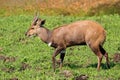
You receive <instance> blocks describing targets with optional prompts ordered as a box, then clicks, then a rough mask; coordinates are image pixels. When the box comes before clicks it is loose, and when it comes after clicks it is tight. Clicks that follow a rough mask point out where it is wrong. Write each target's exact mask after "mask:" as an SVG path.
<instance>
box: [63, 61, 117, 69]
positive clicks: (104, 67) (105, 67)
mask: <svg viewBox="0 0 120 80" xmlns="http://www.w3.org/2000/svg"><path fill="white" fill-rule="evenodd" d="M115 65H116V64H115V63H114V62H110V69H111V68H112V67H114V66H115ZM64 66H68V67H69V68H71V69H78V68H82V67H83V65H78V64H73V63H65V64H64ZM89 67H92V68H97V63H95V64H88V66H86V68H89ZM101 68H102V69H104V70H107V69H109V68H108V67H107V64H105V63H101Z"/></svg>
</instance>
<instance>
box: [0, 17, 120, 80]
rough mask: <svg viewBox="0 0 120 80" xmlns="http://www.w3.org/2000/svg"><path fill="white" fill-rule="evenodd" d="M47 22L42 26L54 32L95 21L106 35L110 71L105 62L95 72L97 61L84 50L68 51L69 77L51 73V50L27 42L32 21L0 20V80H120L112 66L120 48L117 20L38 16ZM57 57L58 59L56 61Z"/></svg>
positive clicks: (31, 40) (119, 72)
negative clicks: (81, 77) (80, 78)
mask: <svg viewBox="0 0 120 80" xmlns="http://www.w3.org/2000/svg"><path fill="white" fill-rule="evenodd" d="M41 18H43V19H46V24H45V26H46V27H47V28H49V29H53V28H55V27H57V26H59V25H63V24H68V23H71V22H73V21H77V20H86V19H89V20H94V21H97V22H99V23H100V24H102V25H103V27H104V28H105V29H106V31H107V40H106V42H105V44H104V48H105V49H106V50H107V52H108V53H109V58H110V63H111V64H110V66H111V69H106V65H105V60H104V59H103V61H102V66H101V70H100V71H99V72H98V71H96V66H97V57H96V56H95V55H94V54H93V53H92V52H91V50H90V49H89V48H88V47H86V46H75V47H72V48H68V49H67V53H66V57H65V60H64V67H63V70H68V71H70V72H71V75H70V76H69V77H65V76H64V74H62V73H60V71H59V68H57V70H56V72H55V73H54V72H53V71H52V67H51V64H52V62H51V56H52V53H53V48H50V47H48V46H47V45H46V44H44V43H43V42H41V40H40V39H39V38H38V37H32V38H26V37H25V35H24V34H25V32H26V31H27V29H28V27H29V26H30V23H31V21H32V19H33V16H31V15H18V16H9V17H0V80H9V79H19V80H63V79H64V80H74V78H75V77H76V76H79V75H81V74H85V75H87V76H88V77H89V80H118V79H120V64H119V63H115V62H113V55H114V53H116V52H119V49H118V48H119V47H120V31H119V29H120V16H119V15H109V16H106V15H103V16H99V17H95V16H94V17H73V16H72V17H71V16H66V17H65V16H41ZM58 58H59V56H58V57H57V59H58Z"/></svg>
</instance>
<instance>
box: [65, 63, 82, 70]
mask: <svg viewBox="0 0 120 80" xmlns="http://www.w3.org/2000/svg"><path fill="white" fill-rule="evenodd" d="M64 66H68V67H69V68H71V69H78V68H81V67H83V66H82V65H78V64H75V63H65V64H64Z"/></svg>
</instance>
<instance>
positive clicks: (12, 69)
mask: <svg viewBox="0 0 120 80" xmlns="http://www.w3.org/2000/svg"><path fill="white" fill-rule="evenodd" d="M1 70H2V71H4V72H8V73H11V72H13V71H14V70H15V69H14V68H13V67H12V68H2V69H1Z"/></svg>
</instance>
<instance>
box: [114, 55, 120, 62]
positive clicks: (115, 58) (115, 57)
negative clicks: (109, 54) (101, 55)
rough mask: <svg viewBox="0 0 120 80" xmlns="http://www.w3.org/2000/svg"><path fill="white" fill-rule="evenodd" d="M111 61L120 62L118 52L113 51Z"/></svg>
mask: <svg viewBox="0 0 120 80" xmlns="http://www.w3.org/2000/svg"><path fill="white" fill-rule="evenodd" d="M113 61H114V62H119V63H120V53H115V54H114V56H113Z"/></svg>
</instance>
